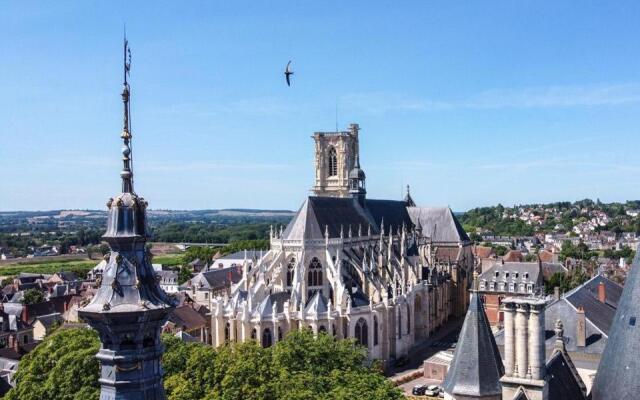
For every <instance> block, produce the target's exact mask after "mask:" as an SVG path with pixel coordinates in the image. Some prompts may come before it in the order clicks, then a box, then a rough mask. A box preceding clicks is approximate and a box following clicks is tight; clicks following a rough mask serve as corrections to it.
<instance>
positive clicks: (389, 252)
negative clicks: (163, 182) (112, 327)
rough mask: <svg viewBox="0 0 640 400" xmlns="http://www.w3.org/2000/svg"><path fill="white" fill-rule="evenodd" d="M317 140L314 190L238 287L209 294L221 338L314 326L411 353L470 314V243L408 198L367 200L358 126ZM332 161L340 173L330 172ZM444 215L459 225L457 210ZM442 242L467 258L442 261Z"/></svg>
mask: <svg viewBox="0 0 640 400" xmlns="http://www.w3.org/2000/svg"><path fill="white" fill-rule="evenodd" d="M314 139H315V144H316V185H315V186H314V192H315V194H316V196H312V197H309V198H308V199H307V200H306V201H305V202H304V204H303V205H302V207H301V208H300V210H299V211H298V213H297V215H296V216H295V217H294V219H293V220H292V221H291V223H290V224H289V225H288V226H287V227H286V229H284V230H283V229H282V228H280V229H278V230H276V231H272V233H271V240H270V244H271V245H270V250H269V251H267V252H266V253H264V254H262V255H261V257H259V259H257V260H251V261H249V260H246V261H245V262H244V266H243V269H242V278H241V280H240V282H238V283H237V284H235V285H233V286H232V289H231V293H230V295H224V296H218V297H216V298H213V299H211V305H210V309H211V310H212V336H213V343H214V345H216V346H220V345H222V344H223V343H225V341H246V340H252V339H253V340H257V341H259V342H261V343H262V345H264V346H270V345H272V344H273V343H275V342H277V341H278V340H281V339H282V338H283V337H284V336H285V335H286V334H287V332H290V331H293V330H299V329H311V330H312V331H313V332H314V333H316V334H317V333H319V332H327V333H328V334H331V335H334V336H336V337H338V338H355V339H356V340H357V341H358V342H360V343H361V344H362V345H364V346H366V347H367V348H368V350H369V356H370V357H371V358H373V359H381V360H390V359H394V358H398V357H401V356H405V355H407V353H408V352H409V350H410V349H411V347H412V346H413V345H414V344H415V343H416V342H418V341H420V340H423V339H426V338H427V337H428V336H429V335H430V334H431V333H432V332H433V331H435V330H436V329H437V328H438V327H440V326H441V325H442V324H443V323H445V322H446V321H447V320H448V319H449V318H450V317H451V316H462V315H464V312H465V311H466V305H467V304H468V292H467V285H468V283H467V275H468V273H467V271H468V270H467V268H469V267H471V266H473V259H472V255H471V247H470V242H469V241H468V240H463V239H456V240H453V241H448V242H446V243H445V242H437V241H436V242H434V240H433V238H431V237H428V236H426V235H425V234H424V232H426V231H427V230H428V229H426V230H425V229H423V228H422V225H421V223H420V222H419V221H416V222H417V223H415V224H414V222H413V220H412V216H410V215H409V212H408V207H407V204H406V203H405V202H404V201H391V200H369V199H366V197H365V195H366V190H365V185H364V179H365V177H364V176H365V175H364V172H363V171H362V170H360V167H359V154H358V146H357V139H358V125H356V124H352V125H351V128H350V131H349V132H336V133H331V134H328V133H322V134H319V133H316V134H315V135H314ZM329 147H334V148H335V149H336V151H337V155H338V156H337V160H338V161H337V164H335V166H334V164H333V161H332V162H328V161H326V157H324V156H323V154H326V152H327V149H328V148H329ZM330 166H331V167H332V168H335V169H337V171H338V172H339V173H338V176H337V177H335V179H334V178H333V177H332V178H331V179H329V180H327V176H328V175H327V168H329V167H330ZM347 167H352V170H351V171H348V172H349V173H348V174H343V172H346V171H347ZM345 177H346V178H348V180H346V181H345V180H344V178H345ZM345 191H346V192H345ZM347 195H348V196H349V197H347ZM414 208H415V207H414ZM447 210H448V209H447ZM424 214H425V215H427V214H428V212H425V213H424ZM440 214H441V216H442V217H443V218H444V220H446V221H447V222H448V223H449V224H450V225H451V226H457V225H459V224H457V221H450V220H449V219H455V217H454V216H453V213H451V212H450V210H448V213H445V212H442V213H440ZM440 214H438V215H440ZM456 224H457V225H456ZM461 236H463V237H466V234H462V235H461ZM438 247H441V248H449V249H451V250H452V251H451V254H456V255H459V256H455V257H453V258H451V257H450V258H449V259H447V260H446V261H444V260H441V259H439V258H438V257H436V253H437V251H436V248H438ZM460 255H464V256H460ZM467 255H470V257H471V258H470V259H467Z"/></svg>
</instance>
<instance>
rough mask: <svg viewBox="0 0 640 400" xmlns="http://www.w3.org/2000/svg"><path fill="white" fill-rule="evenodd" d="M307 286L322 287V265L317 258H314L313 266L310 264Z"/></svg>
mask: <svg viewBox="0 0 640 400" xmlns="http://www.w3.org/2000/svg"><path fill="white" fill-rule="evenodd" d="M307 284H308V286H322V264H320V260H318V259H317V258H316V257H313V259H312V260H311V264H309V272H308V273H307Z"/></svg>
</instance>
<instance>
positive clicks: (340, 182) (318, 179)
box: [313, 124, 360, 197]
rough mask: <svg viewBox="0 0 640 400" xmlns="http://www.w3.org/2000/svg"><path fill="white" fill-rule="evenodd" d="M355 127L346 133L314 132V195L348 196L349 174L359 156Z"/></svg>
mask: <svg viewBox="0 0 640 400" xmlns="http://www.w3.org/2000/svg"><path fill="white" fill-rule="evenodd" d="M359 130H360V127H359V126H358V124H351V125H350V126H349V130H348V131H342V132H315V133H314V134H313V139H314V141H315V167H316V174H315V185H314V187H313V193H314V194H315V195H316V196H333V197H349V172H351V170H352V169H353V168H354V166H355V163H356V155H357V154H358V153H359V151H360V148H359V143H358V132H359Z"/></svg>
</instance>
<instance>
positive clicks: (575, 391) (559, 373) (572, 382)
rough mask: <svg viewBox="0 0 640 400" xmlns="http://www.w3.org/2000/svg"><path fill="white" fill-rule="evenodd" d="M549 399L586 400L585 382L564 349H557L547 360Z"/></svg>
mask: <svg viewBox="0 0 640 400" xmlns="http://www.w3.org/2000/svg"><path fill="white" fill-rule="evenodd" d="M546 366H547V376H548V378H549V380H548V381H549V399H566V400H584V399H585V398H586V395H585V393H584V392H583V389H584V383H583V382H582V380H581V379H580V376H579V375H578V373H577V371H576V370H575V367H574V366H573V363H572V361H571V359H570V358H569V357H568V355H567V354H566V353H564V352H562V351H556V352H554V353H553V354H552V355H551V358H550V359H549V361H547V365H546Z"/></svg>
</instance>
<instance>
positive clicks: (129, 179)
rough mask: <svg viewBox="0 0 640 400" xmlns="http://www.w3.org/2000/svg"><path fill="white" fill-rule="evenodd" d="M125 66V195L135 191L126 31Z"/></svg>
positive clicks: (123, 162)
mask: <svg viewBox="0 0 640 400" xmlns="http://www.w3.org/2000/svg"><path fill="white" fill-rule="evenodd" d="M123 66H124V82H123V89H122V103H123V104H124V118H123V127H122V134H121V135H120V137H121V138H122V140H123V142H124V144H123V146H122V164H123V166H122V172H121V173H120V176H121V177H122V192H123V193H134V191H133V165H132V164H133V161H132V152H131V137H132V136H131V119H130V114H131V105H130V102H129V100H130V97H131V87H130V86H129V81H128V78H129V73H130V71H131V48H129V41H128V40H127V34H126V31H125V36H124V46H123Z"/></svg>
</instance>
